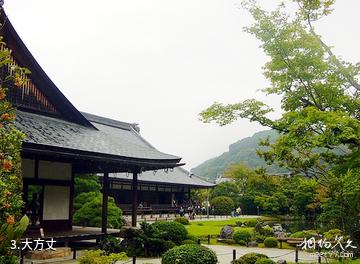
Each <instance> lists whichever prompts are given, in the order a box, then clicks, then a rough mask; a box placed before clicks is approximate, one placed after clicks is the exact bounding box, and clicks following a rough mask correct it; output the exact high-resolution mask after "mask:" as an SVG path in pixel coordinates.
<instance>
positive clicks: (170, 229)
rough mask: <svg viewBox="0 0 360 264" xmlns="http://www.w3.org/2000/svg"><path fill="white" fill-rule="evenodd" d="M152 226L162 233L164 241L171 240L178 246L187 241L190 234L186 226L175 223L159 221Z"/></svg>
mask: <svg viewBox="0 0 360 264" xmlns="http://www.w3.org/2000/svg"><path fill="white" fill-rule="evenodd" d="M152 226H153V227H154V228H156V229H158V230H159V231H160V232H161V234H160V237H161V238H162V239H164V240H170V241H172V242H174V243H175V244H177V245H180V244H181V242H182V241H183V240H185V239H186V238H187V235H188V232H187V230H186V228H185V227H184V225H182V224H179V223H178V222H175V221H173V222H167V221H158V222H155V223H154V224H153V225H152Z"/></svg>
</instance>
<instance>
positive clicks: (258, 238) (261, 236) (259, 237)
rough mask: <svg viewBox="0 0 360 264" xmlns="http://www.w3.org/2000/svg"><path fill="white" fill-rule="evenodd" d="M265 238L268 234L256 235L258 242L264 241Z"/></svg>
mask: <svg viewBox="0 0 360 264" xmlns="http://www.w3.org/2000/svg"><path fill="white" fill-rule="evenodd" d="M265 238H266V236H263V235H256V236H255V241H256V242H257V243H263V242H264V240H265Z"/></svg>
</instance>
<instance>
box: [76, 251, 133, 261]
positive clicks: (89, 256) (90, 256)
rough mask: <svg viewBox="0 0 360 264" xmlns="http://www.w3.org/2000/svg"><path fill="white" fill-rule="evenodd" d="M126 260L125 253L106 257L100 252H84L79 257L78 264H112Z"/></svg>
mask: <svg viewBox="0 0 360 264" xmlns="http://www.w3.org/2000/svg"><path fill="white" fill-rule="evenodd" d="M127 259H128V258H127V256H126V254H125V253H118V254H114V253H112V254H110V255H106V254H105V252H104V251H102V250H86V251H85V253H84V254H83V255H82V256H81V257H80V259H79V264H114V263H115V262H116V261H120V260H127Z"/></svg>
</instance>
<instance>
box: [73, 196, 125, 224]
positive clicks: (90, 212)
mask: <svg viewBox="0 0 360 264" xmlns="http://www.w3.org/2000/svg"><path fill="white" fill-rule="evenodd" d="M101 208H102V195H101V194H98V195H96V196H95V197H94V198H93V199H92V200H91V201H89V202H87V203H85V204H84V205H83V206H82V207H81V208H80V209H79V210H77V211H76V212H75V214H74V218H73V221H74V224H76V225H82V226H95V227H100V226H101ZM121 218H122V212H121V209H120V208H119V207H117V206H116V204H115V200H114V198H112V197H109V199H108V227H110V228H121V226H122V220H121Z"/></svg>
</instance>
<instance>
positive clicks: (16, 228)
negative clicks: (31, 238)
mask: <svg viewBox="0 0 360 264" xmlns="http://www.w3.org/2000/svg"><path fill="white" fill-rule="evenodd" d="M28 225H29V218H28V217H27V216H26V215H24V216H23V217H22V218H21V219H20V221H19V222H13V223H4V224H2V226H1V227H0V238H1V243H0V255H1V256H11V255H12V254H13V252H12V251H11V249H10V248H11V246H12V244H11V241H12V240H15V241H17V242H19V240H20V238H21V236H22V235H23V234H24V232H25V231H26V229H27V227H28ZM10 259H11V257H10Z"/></svg>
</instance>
